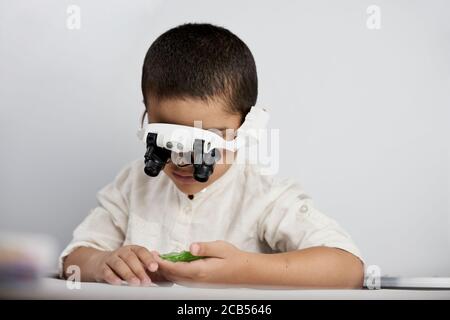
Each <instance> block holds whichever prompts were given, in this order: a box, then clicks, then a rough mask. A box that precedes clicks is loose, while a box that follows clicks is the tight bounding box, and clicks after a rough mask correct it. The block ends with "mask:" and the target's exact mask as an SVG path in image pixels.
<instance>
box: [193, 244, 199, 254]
mask: <svg viewBox="0 0 450 320" xmlns="http://www.w3.org/2000/svg"><path fill="white" fill-rule="evenodd" d="M199 250H200V246H199V245H198V243H193V244H191V253H192V254H193V255H194V256H196V255H197V254H198V252H199Z"/></svg>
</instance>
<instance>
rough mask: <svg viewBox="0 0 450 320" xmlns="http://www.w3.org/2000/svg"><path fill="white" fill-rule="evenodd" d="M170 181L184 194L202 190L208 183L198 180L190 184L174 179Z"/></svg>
mask: <svg viewBox="0 0 450 320" xmlns="http://www.w3.org/2000/svg"><path fill="white" fill-rule="evenodd" d="M172 181H173V182H174V183H175V185H176V186H177V188H178V190H180V191H181V192H183V193H184V194H186V195H191V194H192V195H193V194H196V193H198V192H200V191H202V190H203V189H204V188H206V187H207V185H208V183H202V182H198V181H197V182H194V183H191V184H183V183H179V182H178V181H175V180H174V179H172Z"/></svg>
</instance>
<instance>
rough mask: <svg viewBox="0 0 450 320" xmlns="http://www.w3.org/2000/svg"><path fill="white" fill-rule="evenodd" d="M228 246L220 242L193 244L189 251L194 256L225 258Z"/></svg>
mask: <svg viewBox="0 0 450 320" xmlns="http://www.w3.org/2000/svg"><path fill="white" fill-rule="evenodd" d="M229 250H230V245H229V244H228V243H227V242H225V241H221V240H217V241H211V242H195V243H193V244H191V247H190V251H191V253H192V254H193V255H194V256H204V257H216V258H225V257H226V256H227V254H228V252H229Z"/></svg>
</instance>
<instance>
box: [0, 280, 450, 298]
mask: <svg viewBox="0 0 450 320" xmlns="http://www.w3.org/2000/svg"><path fill="white" fill-rule="evenodd" d="M0 298H9V299H150V300H156V299H174V300H179V299H183V300H197V299H224V300H233V299H246V300H253V299H255V300H258V299H270V300H277V299H306V300H308V299H325V300H326V299H337V300H341V299H369V300H377V299H450V290H403V289H381V290H368V289H362V290H312V289H310V290H305V289H282V290H281V289H248V288H223V289H222V288H188V287H183V286H178V285H174V286H172V287H129V286H126V285H124V286H112V285H108V284H103V283H81V288H80V289H68V288H67V284H66V281H64V280H59V279H52V278H45V279H42V280H40V282H39V283H37V284H34V285H22V286H14V287H10V288H1V289H0Z"/></svg>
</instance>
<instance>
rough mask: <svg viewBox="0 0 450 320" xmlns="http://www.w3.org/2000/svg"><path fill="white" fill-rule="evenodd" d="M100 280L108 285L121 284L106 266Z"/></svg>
mask: <svg viewBox="0 0 450 320" xmlns="http://www.w3.org/2000/svg"><path fill="white" fill-rule="evenodd" d="M102 278H103V280H104V281H105V282H106V283H109V284H113V285H120V284H121V283H122V279H120V278H119V277H118V276H117V275H116V274H115V272H114V271H113V270H112V269H111V268H110V267H109V266H108V265H107V264H105V265H104V267H103V271H102Z"/></svg>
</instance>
